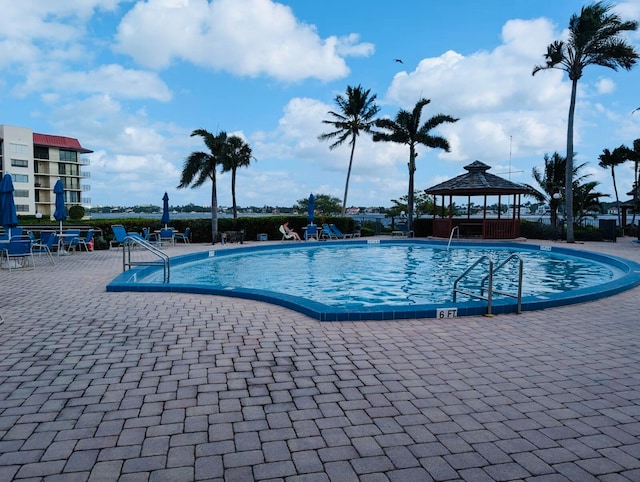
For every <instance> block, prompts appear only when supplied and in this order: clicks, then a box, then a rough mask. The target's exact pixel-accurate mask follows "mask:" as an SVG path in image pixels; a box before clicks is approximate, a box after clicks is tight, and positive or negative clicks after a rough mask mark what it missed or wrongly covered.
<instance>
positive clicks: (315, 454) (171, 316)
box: [0, 238, 640, 482]
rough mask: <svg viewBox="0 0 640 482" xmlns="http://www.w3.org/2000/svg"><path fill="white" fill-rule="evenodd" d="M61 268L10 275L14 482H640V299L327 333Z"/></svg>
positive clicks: (2, 438)
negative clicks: (111, 287)
mask: <svg viewBox="0 0 640 482" xmlns="http://www.w3.org/2000/svg"><path fill="white" fill-rule="evenodd" d="M575 247H576V248H577V249H591V250H596V251H602V252H610V253H614V254H618V255H620V256H625V257H629V258H632V259H635V260H640V247H639V246H633V245H632V244H631V243H630V242H629V238H627V239H626V240H620V241H619V242H618V243H615V244H614V243H589V244H587V245H576V246H575ZM209 248H210V246H209V247H207V246H197V245H192V246H190V247H184V246H177V247H175V248H169V250H168V252H169V254H171V255H174V254H180V253H183V252H187V251H189V250H200V249H209ZM56 261H58V264H57V265H56V266H52V267H50V266H47V265H46V263H45V261H44V258H40V259H37V265H38V269H37V270H35V271H26V272H11V273H9V272H8V271H7V270H2V271H0V314H1V315H2V316H3V318H4V324H2V325H0V481H11V480H20V481H26V480H28V481H65V482H67V481H85V480H91V481H111V480H114V481H115V480H119V481H191V480H225V481H236V480H237V481H251V480H260V481H266V480H281V481H282V480H284V481H328V480H332V481H333V480H335V481H350V480H354V481H355V480H362V481H384V480H390V481H398V482H407V481H430V480H468V481H484V480H527V481H533V480H536V481H537V480H539V481H562V480H571V481H589V480H603V481H623V480H628V481H639V480H640V329H639V323H640V301H639V294H640V289H634V290H631V291H628V292H625V293H622V294H619V295H616V296H614V297H611V298H607V299H605V300H601V301H597V302H592V303H586V304H581V305H574V306H569V307H563V308H556V309H549V310H545V311H538V312H527V313H524V314H522V315H519V316H518V315H500V316H497V317H495V318H486V317H464V318H458V319H454V320H436V319H420V320H407V321H397V322H344V323H338V322H333V323H320V322H318V321H315V320H312V319H309V318H307V317H305V316H304V315H302V314H299V313H297V312H294V311H290V310H287V309H285V308H281V307H277V306H272V305H269V304H265V303H260V302H254V301H246V300H238V299H229V298H223V297H212V296H201V295H189V294H171V295H167V294H160V293H150V294H144V293H107V292H105V286H106V284H107V283H108V282H109V281H110V280H111V279H113V278H114V277H115V276H116V275H117V274H118V273H119V272H120V271H121V270H122V258H121V253H120V252H119V251H118V250H111V251H98V252H94V253H82V254H75V255H71V256H66V257H61V258H59V259H57V260H56Z"/></svg>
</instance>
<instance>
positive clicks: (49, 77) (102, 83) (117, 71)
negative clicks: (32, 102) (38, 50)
mask: <svg viewBox="0 0 640 482" xmlns="http://www.w3.org/2000/svg"><path fill="white" fill-rule="evenodd" d="M49 67H50V68H48V69H47V68H40V69H38V70H32V71H31V72H30V73H29V75H28V76H27V78H26V80H25V83H24V84H23V85H20V86H18V87H17V88H16V89H14V93H15V94H16V95H18V96H25V95H27V94H29V93H31V92H34V91H40V90H55V91H58V92H63V93H73V94H93V93H103V94H105V95H109V96H112V97H119V98H123V99H154V100H158V101H163V102H165V101H168V100H170V99H171V96H172V94H171V92H170V90H169V88H168V87H167V85H166V84H165V83H164V82H163V81H162V80H160V79H159V78H158V76H157V75H156V74H155V73H153V72H143V71H139V70H131V69H125V68H123V67H122V66H120V65H115V64H110V65H101V66H99V67H98V68H96V69H94V70H88V71H85V72H73V71H69V72H57V70H58V68H57V66H55V65H51V66H49Z"/></svg>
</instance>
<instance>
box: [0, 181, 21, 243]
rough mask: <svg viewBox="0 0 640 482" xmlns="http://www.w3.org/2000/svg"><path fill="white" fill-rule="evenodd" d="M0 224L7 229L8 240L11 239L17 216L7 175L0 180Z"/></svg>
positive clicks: (11, 183)
mask: <svg viewBox="0 0 640 482" xmlns="http://www.w3.org/2000/svg"><path fill="white" fill-rule="evenodd" d="M0 224H1V225H2V226H4V227H5V228H8V229H9V238H11V228H15V227H16V226H17V225H18V214H17V212H16V204H15V202H14V200H13V181H12V180H11V174H9V173H6V174H5V175H4V176H3V177H2V180H0Z"/></svg>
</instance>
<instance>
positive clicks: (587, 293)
mask: <svg viewBox="0 0 640 482" xmlns="http://www.w3.org/2000/svg"><path fill="white" fill-rule="evenodd" d="M345 244H349V245H353V244H384V245H388V244H395V245H398V244H428V245H435V246H446V245H447V241H441V240H432V239H416V238H411V239H406V238H405V239H397V240H396V239H366V238H363V239H357V240H348V241H340V240H335V241H327V242H323V243H322V245H323V246H331V245H345ZM316 246H317V244H316V243H303V244H299V243H295V244H292V243H286V244H269V245H249V246H238V247H236V248H229V249H225V250H207V251H202V252H198V253H191V254H186V255H181V256H176V257H172V258H171V264H172V265H174V264H182V263H187V262H191V261H196V260H199V259H204V258H208V257H211V256H227V255H232V254H237V253H238V252H239V251H242V252H252V251H265V250H277V249H283V248H286V249H291V247H299V249H305V248H311V247H316ZM452 246H454V248H455V247H474V246H482V247H484V248H487V247H489V248H491V247H500V248H514V249H518V250H530V251H547V252H553V253H557V254H564V255H570V256H575V257H580V258H586V259H591V260H593V261H598V262H600V263H603V264H607V265H610V266H613V267H615V268H617V269H618V270H621V271H622V272H623V275H622V276H621V277H619V278H616V279H614V280H611V281H608V282H605V283H602V284H599V285H596V286H592V287H588V288H582V289H579V290H575V291H570V292H565V293H552V294H545V295H536V296H525V297H523V298H522V304H521V309H522V311H533V310H543V309H546V308H553V307H557V306H565V305H571V304H577V303H585V302H588V301H594V300H598V299H601V298H605V297H608V296H612V295H615V294H617V293H620V292H622V291H626V290H629V289H632V288H634V287H636V286H639V285H640V264H638V263H636V262H634V261H631V260H627V259H624V258H620V257H617V256H613V255H608V254H602V253H596V252H592V251H584V250H576V249H571V248H567V247H563V246H550V245H538V244H522V243H518V242H510V241H506V242H505V241H495V242H492V241H482V242H473V241H456V242H455V245H452ZM158 269H162V268H159V267H157V266H143V267H134V268H132V269H130V270H128V271H125V272H123V273H121V274H120V275H118V276H117V277H116V278H114V279H113V280H112V281H111V282H110V283H109V284H108V285H107V287H106V290H107V291H108V292H126V291H131V292H166V293H172V292H173V293H191V294H208V295H217V296H226V297H232V298H243V299H249V300H255V301H264V302H267V303H271V304H275V305H278V306H282V307H285V308H289V309H292V310H295V311H297V312H300V313H303V314H305V315H307V316H309V317H311V318H314V319H316V320H319V321H365V320H372V321H375V320H379V321H385V320H386V321H389V320H404V319H416V318H436V317H443V314H446V313H447V312H448V311H447V310H452V309H455V310H456V311H455V313H456V316H458V317H460V316H473V315H485V314H487V302H486V301H485V300H471V301H462V302H446V303H434V304H421V305H412V306H388V307H381V306H376V307H349V308H344V307H336V306H330V305H325V304H324V303H319V302H316V301H312V300H308V299H305V298H302V297H299V296H292V295H288V294H284V293H277V292H273V291H268V290H256V289H248V288H236V287H225V286H207V287H205V286H199V285H191V284H186V283H185V284H174V285H166V284H158V283H137V282H133V281H132V280H135V279H137V278H138V277H142V276H146V275H148V274H149V273H151V272H153V271H156V270H158ZM491 311H492V315H498V314H505V313H516V311H517V302H516V300H515V299H508V298H507V299H504V298H500V299H493V300H492V310H491ZM445 316H446V315H445Z"/></svg>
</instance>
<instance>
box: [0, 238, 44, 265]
mask: <svg viewBox="0 0 640 482" xmlns="http://www.w3.org/2000/svg"><path fill="white" fill-rule="evenodd" d="M1 259H2V260H3V261H4V260H5V259H6V261H7V267H8V268H9V271H11V264H12V262H13V265H14V268H18V267H20V268H21V269H25V268H29V265H30V266H31V269H35V268H36V263H35V261H34V258H33V251H31V239H30V238H29V236H11V239H10V240H9V245H8V247H7V249H3V250H2V258H1ZM2 264H4V263H2Z"/></svg>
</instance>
